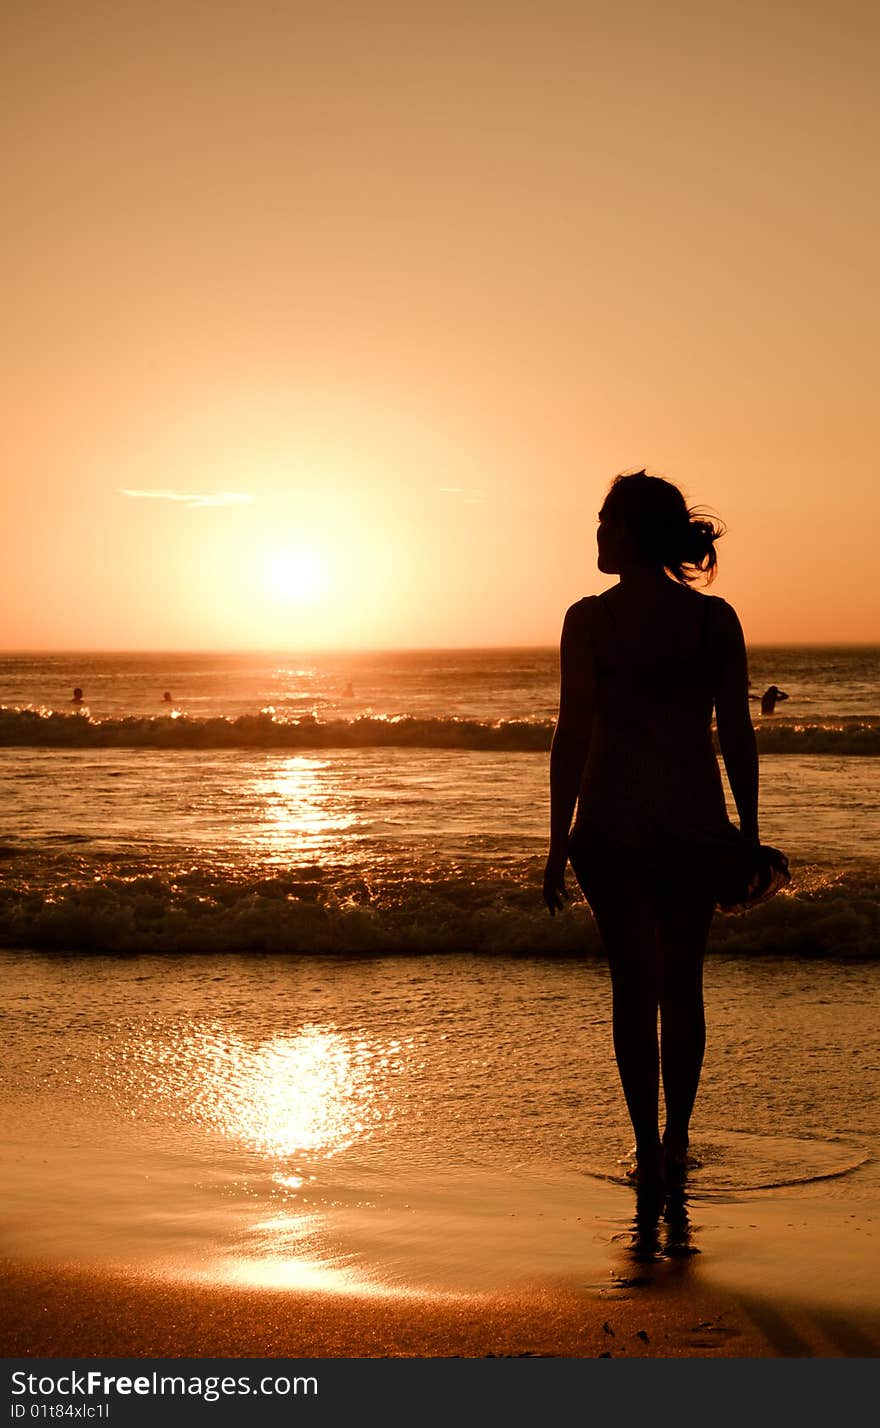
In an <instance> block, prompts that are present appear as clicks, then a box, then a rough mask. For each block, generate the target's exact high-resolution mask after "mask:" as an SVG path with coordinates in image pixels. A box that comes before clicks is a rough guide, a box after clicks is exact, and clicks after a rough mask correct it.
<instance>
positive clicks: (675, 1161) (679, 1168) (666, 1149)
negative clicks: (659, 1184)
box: [662, 1135, 688, 1185]
mask: <svg viewBox="0 0 880 1428" xmlns="http://www.w3.org/2000/svg"><path fill="white" fill-rule="evenodd" d="M662 1158H663V1174H664V1177H665V1179H666V1180H667V1182H668V1183H669V1184H670V1185H680V1184H681V1182H682V1180H684V1178H685V1176H686V1175H687V1168H688V1138H687V1136H685V1137H684V1138H683V1139H682V1138H680V1137H675V1136H670V1135H664V1136H663V1146H662Z"/></svg>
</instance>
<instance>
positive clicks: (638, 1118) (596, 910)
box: [591, 892, 661, 1176]
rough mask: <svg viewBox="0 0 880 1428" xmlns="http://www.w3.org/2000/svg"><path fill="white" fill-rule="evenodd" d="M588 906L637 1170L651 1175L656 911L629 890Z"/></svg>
mask: <svg viewBox="0 0 880 1428" xmlns="http://www.w3.org/2000/svg"><path fill="white" fill-rule="evenodd" d="M591 905H592V907H593V914H594V916H595V918H596V922H597V924H598V927H599V932H600V935H601V937H602V942H603V944H604V946H605V951H606V953H607V956H608V965H609V967H610V970H611V985H612V989H613V1026H614V1054H615V1056H616V1058H617V1069H618V1071H619V1072H620V1081H621V1085H622V1086H623V1094H624V1097H625V1099H626V1104H627V1109H628V1111H629V1115H630V1120H631V1121H632V1125H633V1130H634V1131H635V1137H636V1155H637V1156H638V1160H639V1172H640V1174H642V1175H647V1176H651V1175H654V1174H659V1172H660V1164H661V1155H660V1138H659V1132H658V1128H657V1107H658V1100H659V1092H660V1074H659V1055H658V1047H657V1008H658V997H659V980H658V964H657V939H656V925H655V912H654V909H653V908H652V907H651V906H650V904H649V903H648V902H647V901H642V900H640V899H639V898H638V897H633V896H632V893H631V892H630V893H629V894H628V895H627V896H624V895H621V896H619V897H610V896H607V895H603V896H602V897H597V898H595V899H594V900H593V901H592V902H591Z"/></svg>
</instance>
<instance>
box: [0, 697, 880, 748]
mask: <svg viewBox="0 0 880 1428" xmlns="http://www.w3.org/2000/svg"><path fill="white" fill-rule="evenodd" d="M756 733H757V736H758V747H759V749H760V750H761V752H762V753H768V754H801V755H803V754H835V755H846V754H856V755H858V754H861V755H866V756H872V755H876V754H880V716H874V715H871V716H866V717H846V718H839V719H825V720H823V721H821V722H820V721H816V722H813V723H798V722H795V721H793V720H777V719H774V720H773V722H772V723H771V722H769V721H768V722H766V723H763V724H758V725H757V726H756ZM552 734H553V723H552V721H549V720H527V719H501V720H498V721H495V722H484V721H481V720H478V719H459V718H441V717H435V718H418V717H415V716H413V715H393V716H389V715H376V714H372V715H362V716H361V717H359V718H356V719H331V720H321V719H317V718H315V717H314V716H313V715H307V716H304V717H302V718H298V719H285V718H280V717H279V716H277V715H275V714H274V713H272V712H268V711H263V712H261V713H258V714H243V715H239V717H238V718H206V719H198V718H193V717H190V716H189V715H185V714H184V715H178V716H174V715H169V716H165V717H156V718H126V719H112V718H107V719H95V718H91V717H89V716H88V715H86V714H68V713H59V712H56V711H52V710H42V709H9V708H2V709H0V746H3V747H7V748H11V747H16V746H17V747H44V748H65V749H101V748H106V749H114V748H117V749H118V748H124V749H137V748H151V749H357V748H420V749H473V750H494V751H498V752H511V753H541V752H545V751H546V750H547V749H549V747H550V740H551V737H552Z"/></svg>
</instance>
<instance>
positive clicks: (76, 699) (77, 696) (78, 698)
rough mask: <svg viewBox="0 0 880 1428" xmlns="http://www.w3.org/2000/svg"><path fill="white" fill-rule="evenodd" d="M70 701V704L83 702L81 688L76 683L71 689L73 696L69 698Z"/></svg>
mask: <svg viewBox="0 0 880 1428" xmlns="http://www.w3.org/2000/svg"><path fill="white" fill-rule="evenodd" d="M70 702H71V704H82V702H83V692H82V690H81V689H80V687H79V685H77V687H76V689H75V690H74V691H73V698H72V699H71V701H70Z"/></svg>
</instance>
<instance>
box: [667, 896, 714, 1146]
mask: <svg viewBox="0 0 880 1428" xmlns="http://www.w3.org/2000/svg"><path fill="white" fill-rule="evenodd" d="M713 910H714V907H713V906H712V905H710V904H709V903H708V902H706V901H703V902H700V903H696V904H693V903H692V904H688V903H686V902H685V903H682V904H679V905H676V906H669V907H664V908H663V909H662V910H661V911H660V912H659V913H658V917H657V949H658V955H659V1001H660V1064H661V1067H662V1073H663V1094H664V1097H665V1099H666V1127H665V1130H664V1132H663V1148H664V1152H665V1155H666V1160H667V1165H668V1166H669V1167H670V1168H673V1167H679V1166H681V1167H683V1165H684V1157H685V1152H686V1151H687V1146H688V1127H689V1125H690V1119H691V1111H692V1110H693V1108H694V1101H695V1100H696V1096H697V1087H698V1086H699V1084H700V1072H701V1070H702V1066H703V1053H704V1051H705V1049H706V1018H705V1014H704V1011H703V957H704V954H705V951H706V940H707V938H708V935H709V926H710V923H711V921H712V913H713Z"/></svg>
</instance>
